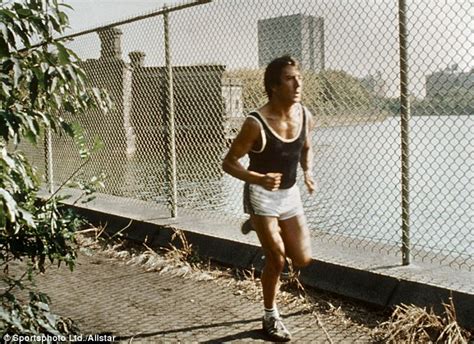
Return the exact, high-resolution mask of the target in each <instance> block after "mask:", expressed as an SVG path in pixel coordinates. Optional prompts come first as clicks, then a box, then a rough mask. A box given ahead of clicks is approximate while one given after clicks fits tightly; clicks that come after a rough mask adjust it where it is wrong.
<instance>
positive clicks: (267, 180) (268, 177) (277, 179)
mask: <svg viewBox="0 0 474 344" xmlns="http://www.w3.org/2000/svg"><path fill="white" fill-rule="evenodd" d="M281 176H282V174H281V173H276V172H269V173H267V174H265V175H264V176H263V177H262V179H261V183H260V185H261V186H263V187H264V188H265V189H267V190H270V191H275V190H278V189H279V188H280V183H281Z"/></svg>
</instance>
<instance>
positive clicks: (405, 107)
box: [398, 0, 410, 265]
mask: <svg viewBox="0 0 474 344" xmlns="http://www.w3.org/2000/svg"><path fill="white" fill-rule="evenodd" d="M398 24H399V44H400V105H401V107H400V115H401V121H400V126H401V159H402V162H401V163H402V166H401V167H402V176H401V183H402V203H401V205H402V264H403V265H409V264H410V179H409V178H410V161H409V153H410V137H409V120H410V98H409V97H410V95H409V89H408V57H407V27H406V2H405V0H399V2H398Z"/></svg>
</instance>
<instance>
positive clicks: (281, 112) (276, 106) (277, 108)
mask: <svg viewBox="0 0 474 344" xmlns="http://www.w3.org/2000/svg"><path fill="white" fill-rule="evenodd" d="M296 104H297V103H289V104H288V103H281V102H279V101H277V100H270V101H269V102H268V103H267V106H268V110H269V112H271V114H272V115H274V116H278V117H281V118H289V117H291V114H292V110H293V109H294V106H295V105H296Z"/></svg>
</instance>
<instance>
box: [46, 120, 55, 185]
mask: <svg viewBox="0 0 474 344" xmlns="http://www.w3.org/2000/svg"><path fill="white" fill-rule="evenodd" d="M52 141H53V138H52V134H51V127H47V128H46V131H45V135H44V153H45V154H44V155H45V156H44V158H45V165H46V166H45V167H46V182H47V185H48V191H49V193H50V194H53V193H54V179H53V143H52Z"/></svg>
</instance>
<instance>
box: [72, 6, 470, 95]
mask: <svg viewBox="0 0 474 344" xmlns="http://www.w3.org/2000/svg"><path fill="white" fill-rule="evenodd" d="M69 3H71V4H72V5H73V6H74V5H76V6H78V5H79V6H78V7H76V11H75V13H74V15H72V14H70V17H71V24H72V28H73V31H81V30H84V29H85V26H84V25H85V24H84V23H85V22H86V21H85V20H84V13H83V12H81V11H84V10H85V8H86V7H87V4H89V5H90V3H91V1H79V0H74V1H71V2H69ZM111 3H112V2H110V1H100V2H98V3H97V4H96V2H94V6H96V8H95V9H96V11H92V12H94V13H95V14H94V16H96V17H97V18H98V19H97V22H96V25H95V26H98V25H104V24H107V23H111V22H114V21H118V19H123V18H130V17H133V16H134V15H138V14H143V13H144V12H145V13H146V12H150V11H151V10H152V9H153V8H154V9H160V8H161V6H162V5H163V3H164V2H159V3H156V2H152V1H138V2H134V3H133V4H131V3H130V2H128V1H119V2H115V1H114V2H113V3H114V4H115V5H114V6H113V7H114V11H111V12H108V16H105V15H103V14H101V12H104V11H105V10H104V9H105V8H106V7H107V6H110V5H111ZM167 3H168V5H170V2H167ZM179 3H183V2H182V1H180V2H179ZM277 3H278V4H280V5H281V6H276V4H277ZM99 4H100V5H99ZM139 4H140V5H139ZM266 4H267V3H265V2H258V1H247V2H242V1H216V2H212V3H210V4H206V5H201V6H197V7H194V8H191V9H187V10H185V11H181V12H173V13H172V14H171V15H170V24H171V30H170V34H171V38H172V43H171V47H172V58H173V64H175V65H192V64H208V63H216V64H223V65H226V66H227V68H228V69H239V68H257V67H258V44H257V43H258V42H257V36H258V35H257V30H258V28H257V26H258V24H257V23H258V20H261V19H267V18H271V17H275V16H279V15H291V14H298V13H302V14H304V15H314V16H321V17H323V18H324V21H325V36H326V39H325V41H326V68H327V69H333V70H344V71H346V72H347V73H349V74H351V75H353V76H355V77H357V78H364V77H366V76H368V75H376V74H380V75H381V76H382V78H383V79H384V80H385V82H386V84H387V91H388V95H389V96H397V94H398V92H399V90H398V89H399V80H398V74H399V56H398V20H397V8H396V6H395V5H394V4H393V2H390V1H387V0H377V1H375V0H373V1H359V2H358V3H355V4H348V3H344V2H341V1H320V2H318V3H316V4H315V3H312V2H311V3H310V2H308V1H273V2H272V4H273V6H265V5H266ZM121 6H123V7H121ZM468 6H469V2H468V1H448V2H446V3H445V4H437V6H430V2H429V1H419V2H417V4H415V5H413V6H411V7H409V8H408V11H407V16H408V29H409V32H408V33H409V37H408V38H409V41H408V49H409V61H408V63H409V66H410V91H411V93H412V94H413V95H415V96H417V97H424V95H425V90H424V87H425V78H426V76H427V75H429V74H432V73H434V72H438V71H440V70H444V69H445V68H446V67H448V66H451V65H453V64H457V65H458V66H459V67H458V70H459V71H464V72H466V71H469V70H470V69H471V68H472V67H473V66H472V56H473V53H474V50H473V47H472V38H471V36H470V35H469V32H470V30H469V23H470V21H469V18H468V14H469V11H468V10H469V8H470V7H468ZM132 7H133V9H134V10H135V12H133V13H132V12H131V10H130V9H131V8H132ZM138 7H140V9H138ZM121 8H122V10H120V9H121ZM124 8H126V9H127V10H123V9H124ZM211 9H212V10H211ZM428 10H429V13H428ZM90 12H91V11H89V13H90ZM112 12H114V13H116V12H120V14H121V15H120V16H119V14H115V15H116V17H115V18H112V15H113V14H114V13H112ZM81 13H82V14H81ZM216 13H218V14H219V15H216ZM463 13H464V15H461V14H463ZM81 18H82V20H81ZM79 22H80V23H81V24H78V23H79ZM87 23H88V24H91V25H89V28H91V27H94V25H93V24H94V22H93V21H92V20H90V21H88V22H87ZM81 25H82V26H81ZM150 25H151V26H152V28H150ZM145 29H148V30H152V31H154V34H150V33H147V34H143V33H144V31H145ZM123 31H124V39H123V50H124V59H125V60H127V58H128V57H127V55H128V52H130V51H133V50H141V51H144V52H145V54H146V58H145V63H146V64H147V65H160V64H162V63H163V38H162V36H163V33H162V20H161V19H160V18H158V19H156V18H155V19H154V20H151V19H150V20H149V21H147V22H146V21H145V22H142V23H135V24H129V25H127V26H124V27H123ZM137 37H140V39H139V40H138V39H137ZM88 40H90V41H91V42H92V41H95V42H97V38H92V37H88ZM96 46H98V45H97V44H96ZM75 50H76V49H75ZM78 50H79V51H78V52H79V55H80V56H81V57H83V58H95V57H97V55H98V48H97V47H96V48H91V47H90V46H89V47H85V46H84V45H82V46H79V49H78Z"/></svg>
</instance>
